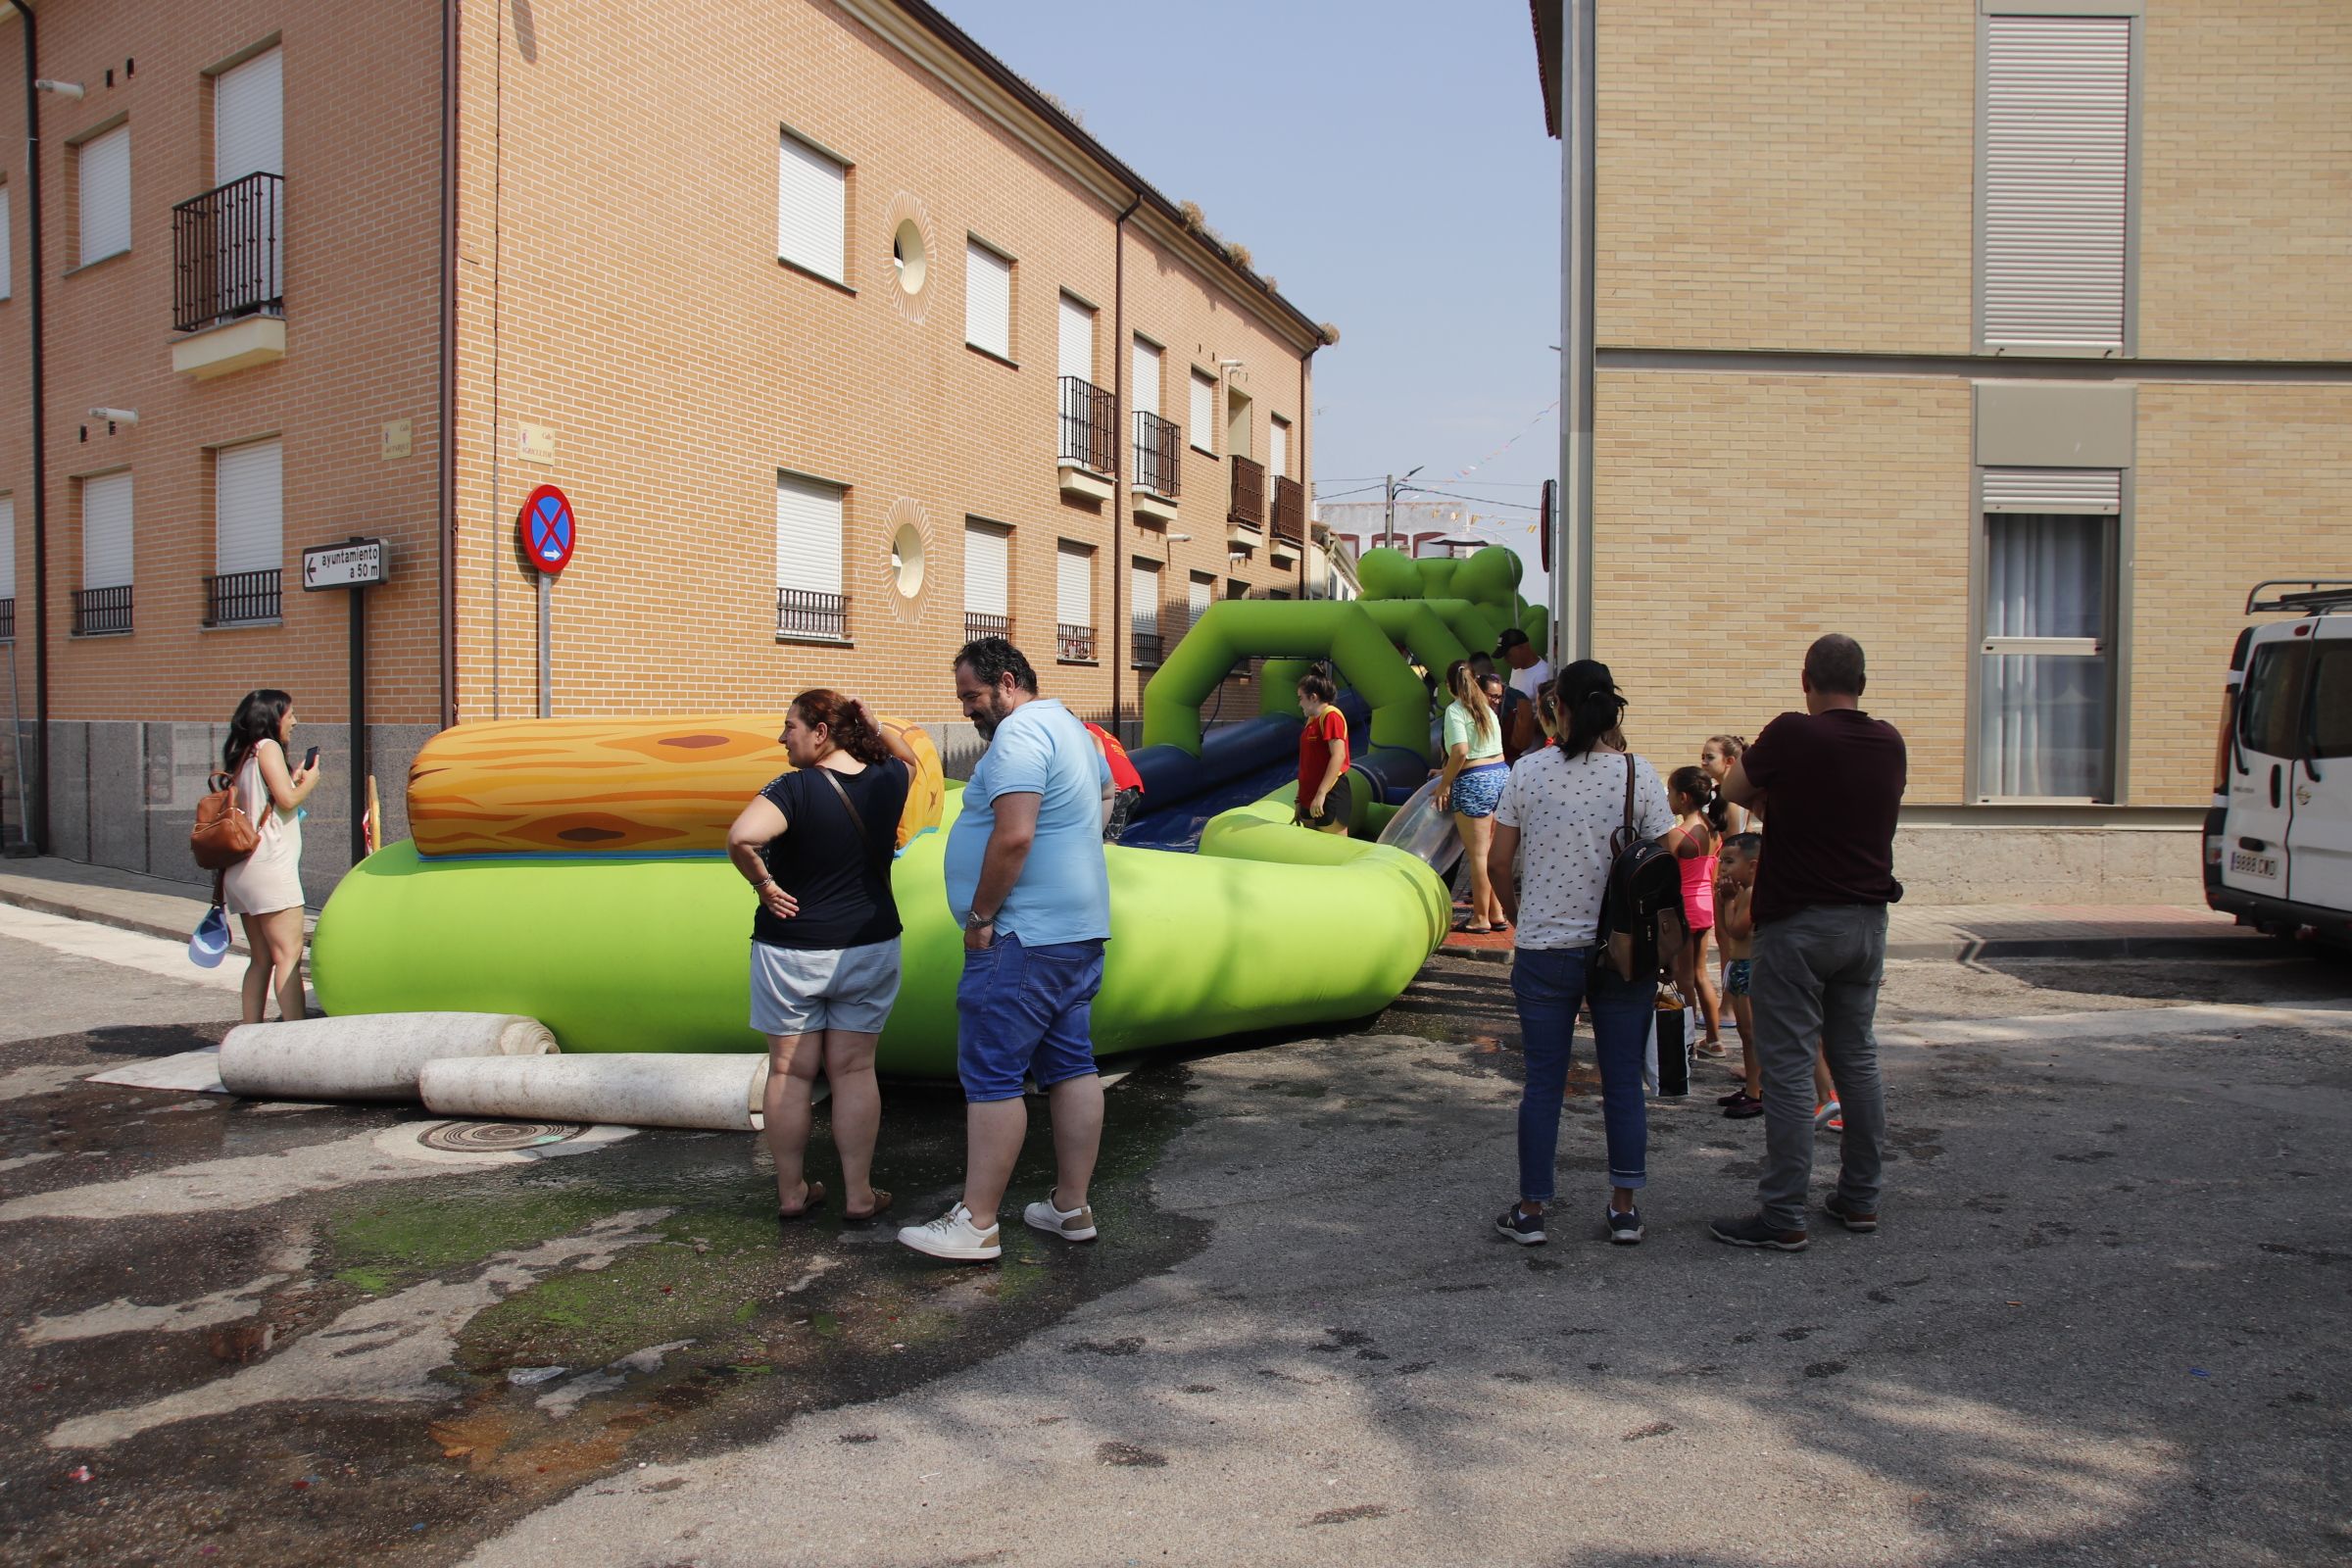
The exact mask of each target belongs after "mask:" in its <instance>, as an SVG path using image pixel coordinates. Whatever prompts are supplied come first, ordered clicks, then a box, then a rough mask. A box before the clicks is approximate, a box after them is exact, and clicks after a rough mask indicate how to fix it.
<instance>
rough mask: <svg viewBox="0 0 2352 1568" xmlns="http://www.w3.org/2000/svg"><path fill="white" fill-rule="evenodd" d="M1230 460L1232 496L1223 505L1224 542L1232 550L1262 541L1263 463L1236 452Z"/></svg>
mask: <svg viewBox="0 0 2352 1568" xmlns="http://www.w3.org/2000/svg"><path fill="white" fill-rule="evenodd" d="M1230 461H1231V462H1232V464H1233V496H1232V500H1231V502H1230V504H1229V505H1227V507H1226V509H1225V521H1226V524H1227V526H1226V529H1225V543H1226V545H1227V547H1228V548H1230V549H1234V550H1255V549H1257V548H1258V547H1259V546H1261V545H1263V544H1264V543H1265V542H1266V466H1265V465H1264V464H1262V463H1258V462H1255V461H1254V460H1252V459H1250V458H1245V457H1242V456H1241V455H1239V454H1238V453H1237V454H1236V455H1235V456H1234V457H1233V458H1232V459H1231V460H1230Z"/></svg>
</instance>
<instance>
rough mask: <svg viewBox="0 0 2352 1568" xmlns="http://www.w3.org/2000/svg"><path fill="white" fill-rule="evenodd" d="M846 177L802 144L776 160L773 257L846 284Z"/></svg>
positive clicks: (785, 145)
mask: <svg viewBox="0 0 2352 1568" xmlns="http://www.w3.org/2000/svg"><path fill="white" fill-rule="evenodd" d="M849 181H850V172H849V169H848V167H847V166H846V165H844V164H843V163H842V162H841V161H840V160H839V159H836V158H829V157H827V156H826V155H825V154H823V153H820V152H818V151H817V150H816V149H815V148H813V147H811V146H809V144H808V143H807V142H805V141H796V140H794V139H793V138H792V137H791V136H790V135H787V136H785V137H784V138H783V140H782V144H781V150H780V151H779V152H778V154H777V156H776V254H777V255H778V256H780V257H782V258H783V259H784V260H786V261H788V262H792V263H794V264H795V265H797V266H801V267H806V268H807V269H809V270H810V271H811V272H814V273H816V274H817V275H819V276H820V277H829V278H831V279H833V281H834V282H836V283H842V282H847V281H848V276H847V266H848V262H847V258H846V256H845V254H844V253H845V252H846V251H847V249H848V246H849V191H850V183H849Z"/></svg>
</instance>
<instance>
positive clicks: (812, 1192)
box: [776, 1182, 825, 1225]
mask: <svg viewBox="0 0 2352 1568" xmlns="http://www.w3.org/2000/svg"><path fill="white" fill-rule="evenodd" d="M824 1206H825V1184H824V1183H823V1182H810V1183H809V1196H808V1197H807V1198H805V1199H803V1200H802V1201H801V1206H800V1207H798V1208H779V1209H777V1210H776V1223H777V1224H779V1225H790V1224H791V1223H792V1222H793V1221H795V1220H802V1219H807V1218H808V1217H809V1215H811V1214H813V1213H815V1212H816V1211H817V1210H818V1209H820V1208H822V1207H824Z"/></svg>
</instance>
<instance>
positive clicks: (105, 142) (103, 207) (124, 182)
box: [76, 125, 130, 587]
mask: <svg viewBox="0 0 2352 1568" xmlns="http://www.w3.org/2000/svg"><path fill="white" fill-rule="evenodd" d="M79 161H80V164H81V192H80V195H81V252H80V255H79V256H78V257H77V258H76V260H77V261H78V263H79V264H80V265H81V266H84V267H86V266H88V265H89V264H90V263H92V262H95V261H98V260H100V259H101V258H103V257H108V256H112V255H114V254H115V253H116V252H118V251H126V250H128V249H130V127H129V126H128V125H118V126H116V127H115V128H114V129H113V130H110V131H108V132H107V133H106V134H105V135H103V136H99V137H96V138H94V139H92V140H90V141H85V142H83V143H82V144H81V157H80V160H79ZM107 586H109V587H113V586H116V585H115V584H111V583H110V584H108V585H107Z"/></svg>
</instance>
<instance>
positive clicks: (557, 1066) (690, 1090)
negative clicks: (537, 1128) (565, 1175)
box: [418, 1052, 767, 1132]
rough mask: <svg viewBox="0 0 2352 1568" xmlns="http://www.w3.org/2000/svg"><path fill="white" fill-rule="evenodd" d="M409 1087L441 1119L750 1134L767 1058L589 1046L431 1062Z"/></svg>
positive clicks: (763, 1089) (763, 1090) (763, 1086)
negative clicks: (570, 1051)
mask: <svg viewBox="0 0 2352 1568" xmlns="http://www.w3.org/2000/svg"><path fill="white" fill-rule="evenodd" d="M418 1088H419V1089H420V1090H421V1091H422V1092H423V1096H424V1103H425V1107H426V1108H427V1109H428V1110H432V1111H435V1112H437V1113H439V1114H441V1115H444V1116H504V1117H510V1118H516V1119H527V1120H531V1121H587V1122H617V1123H619V1124H620V1125H622V1126H624V1127H700V1128H706V1129H708V1130H711V1131H713V1132H750V1131H752V1130H753V1122H752V1116H753V1113H754V1112H755V1111H757V1110H759V1108H760V1097H761V1096H762V1095H764V1094H765V1093H766V1091H767V1056H766V1054H765V1053H760V1054H752V1053H745V1054H740V1055H705V1054H683V1053H679V1054H672V1053H665V1052H599V1053H597V1054H593V1055H581V1056H513V1057H502V1056H489V1057H478V1058H468V1059H457V1060H443V1061H431V1062H427V1063H426V1064H425V1066H424V1070H423V1072H422V1073H421V1074H420V1075H419V1077H418Z"/></svg>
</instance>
